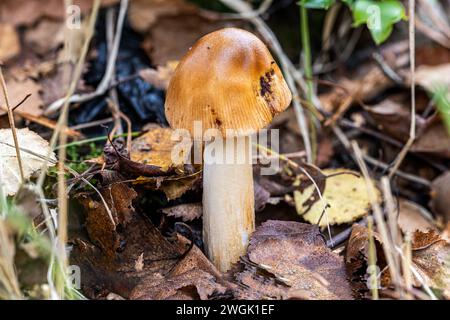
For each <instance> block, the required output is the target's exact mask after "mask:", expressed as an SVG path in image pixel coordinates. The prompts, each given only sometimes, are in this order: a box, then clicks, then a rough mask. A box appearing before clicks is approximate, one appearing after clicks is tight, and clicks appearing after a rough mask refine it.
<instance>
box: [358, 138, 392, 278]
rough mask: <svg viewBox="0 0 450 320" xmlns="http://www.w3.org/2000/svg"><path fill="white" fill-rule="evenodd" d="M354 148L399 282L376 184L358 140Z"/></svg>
mask: <svg viewBox="0 0 450 320" xmlns="http://www.w3.org/2000/svg"><path fill="white" fill-rule="evenodd" d="M352 148H353V152H354V154H355V157H356V160H357V162H358V165H359V167H360V170H361V172H362V174H363V176H364V180H365V182H366V187H367V194H368V196H369V200H370V204H371V206H372V211H373V216H374V218H375V222H376V224H377V230H378V231H379V233H380V236H381V239H382V240H383V251H384V255H385V257H386V261H387V265H388V266H389V272H390V274H391V278H392V279H393V281H394V283H399V279H400V273H399V269H398V265H397V263H396V261H395V259H394V256H393V255H394V254H395V251H394V248H395V247H394V246H393V245H392V243H391V241H390V237H389V232H388V229H387V227H386V223H385V222H384V219H383V213H382V210H381V207H380V204H379V203H378V201H377V196H376V192H375V186H374V184H373V181H372V179H371V177H370V174H369V171H368V169H367V167H366V164H365V162H364V160H363V157H362V152H361V149H360V148H359V146H358V144H357V143H356V141H353V142H352Z"/></svg>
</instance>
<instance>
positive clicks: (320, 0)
mask: <svg viewBox="0 0 450 320" xmlns="http://www.w3.org/2000/svg"><path fill="white" fill-rule="evenodd" d="M334 2H335V0H300V2H298V4H299V5H301V6H303V7H305V8H307V9H328V8H329V7H331V6H332V5H333V4H334Z"/></svg>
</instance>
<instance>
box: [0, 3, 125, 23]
mask: <svg viewBox="0 0 450 320" xmlns="http://www.w3.org/2000/svg"><path fill="white" fill-rule="evenodd" d="M117 2H118V1H117V0H102V1H101V3H102V5H104V6H108V5H112V4H114V3H117ZM73 4H74V5H76V6H78V7H79V9H80V12H81V13H84V12H87V11H88V10H90V9H91V8H92V4H93V1H92V0H74V1H73ZM42 17H46V18H53V19H59V20H62V19H64V18H65V17H66V9H65V5H64V2H63V1H60V0H47V1H46V2H45V5H42V1H41V0H2V1H1V3H0V20H1V21H6V22H8V23H11V24H13V25H14V26H20V25H32V24H33V23H35V22H36V21H38V20H39V19H40V18H42Z"/></svg>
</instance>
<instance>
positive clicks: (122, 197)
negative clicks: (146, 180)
mask: <svg viewBox="0 0 450 320" xmlns="http://www.w3.org/2000/svg"><path fill="white" fill-rule="evenodd" d="M100 192H101V194H102V196H103V198H104V200H105V201H106V204H107V205H108V208H109V210H110V213H111V215H110V214H109V213H108V211H107V209H106V208H105V205H104V204H103V202H102V201H98V200H94V199H92V198H91V197H90V196H88V195H80V198H79V199H80V202H81V204H82V205H83V206H84V207H85V208H87V209H88V210H87V217H86V229H87V232H88V234H89V237H90V239H91V240H92V241H94V242H95V243H96V244H98V245H99V247H100V248H101V250H102V251H103V252H104V253H105V255H107V256H110V257H113V256H114V255H115V252H116V250H117V249H118V248H119V246H120V241H121V239H120V236H119V234H118V232H117V225H121V226H126V224H127V223H128V222H129V221H130V220H131V219H132V215H133V214H134V208H133V204H132V202H133V200H134V199H135V198H136V197H137V193H136V192H135V191H134V190H133V189H131V188H129V187H128V186H127V185H126V184H124V183H114V184H111V185H110V186H108V187H105V188H103V189H101V190H100Z"/></svg>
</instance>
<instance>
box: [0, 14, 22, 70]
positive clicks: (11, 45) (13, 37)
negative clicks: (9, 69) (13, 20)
mask: <svg viewBox="0 0 450 320" xmlns="http://www.w3.org/2000/svg"><path fill="white" fill-rule="evenodd" d="M0 39H1V41H0V62H6V61H7V60H9V59H11V58H14V57H15V56H16V55H17V54H19V53H20V40H19V35H18V34H17V32H16V29H15V28H14V26H13V25H11V24H8V23H0Z"/></svg>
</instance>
